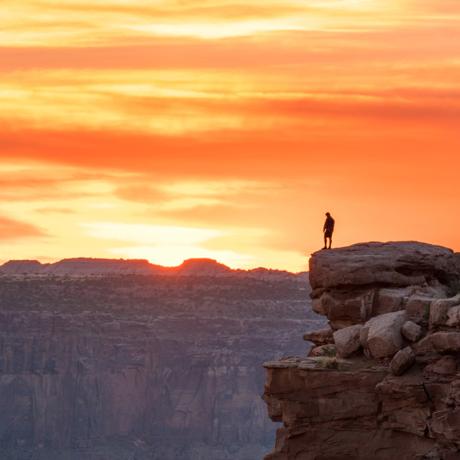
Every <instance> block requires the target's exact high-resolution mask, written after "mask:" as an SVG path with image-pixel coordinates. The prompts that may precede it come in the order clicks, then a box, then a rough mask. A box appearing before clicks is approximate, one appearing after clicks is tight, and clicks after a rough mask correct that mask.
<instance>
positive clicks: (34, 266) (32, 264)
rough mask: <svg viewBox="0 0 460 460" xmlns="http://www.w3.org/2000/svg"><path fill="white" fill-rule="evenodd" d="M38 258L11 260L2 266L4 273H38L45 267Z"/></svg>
mask: <svg viewBox="0 0 460 460" xmlns="http://www.w3.org/2000/svg"><path fill="white" fill-rule="evenodd" d="M43 267H44V265H42V264H41V263H40V262H39V261H38V260H10V261H9V262H6V264H3V265H2V266H1V267H0V272H1V273H2V274H11V275H19V274H23V273H38V272H40V271H41V270H42V269H43Z"/></svg>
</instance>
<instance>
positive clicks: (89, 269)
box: [0, 257, 307, 280]
mask: <svg viewBox="0 0 460 460" xmlns="http://www.w3.org/2000/svg"><path fill="white" fill-rule="evenodd" d="M21 275H22V276H25V275H27V276H28V275H34V276H76V277H86V276H113V275H159V276H207V277H213V276H215V277H216V276H219V277H221V276H251V277H254V278H259V279H274V278H286V277H291V276H292V273H289V272H286V271H282V270H271V269H266V268H256V269H254V270H241V269H238V270H232V269H231V268H230V267H227V266H226V265H224V264H221V263H220V262H217V261H216V260H214V259H188V260H185V261H184V262H183V263H182V264H181V265H179V266H177V267H163V266H161V265H155V264H152V263H150V262H149V261H148V260H144V259H98V258H88V257H79V258H73V259H63V260H60V261H58V262H55V263H51V264H42V263H40V262H39V261H38V260H10V261H9V262H6V263H5V264H4V265H2V266H0V276H21ZM297 276H299V277H301V278H302V279H304V280H306V279H307V275H306V274H305V273H300V274H298V275H297Z"/></svg>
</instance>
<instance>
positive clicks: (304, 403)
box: [264, 242, 460, 460]
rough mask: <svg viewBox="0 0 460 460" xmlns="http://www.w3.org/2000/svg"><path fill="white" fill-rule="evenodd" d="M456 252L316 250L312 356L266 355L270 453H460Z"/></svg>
mask: <svg viewBox="0 0 460 460" xmlns="http://www.w3.org/2000/svg"><path fill="white" fill-rule="evenodd" d="M459 281H460V270H459V255H458V254H454V253H453V252H452V251H451V250H450V249H446V248H443V247H439V246H432V245H428V244H422V243H415V242H397V243H367V244H358V245H354V246H351V247H347V248H341V249H335V250H326V251H320V252H317V253H315V254H313V255H312V257H311V259H310V282H311V285H312V289H313V291H312V294H311V296H312V299H313V308H314V310H315V311H316V312H317V313H319V314H321V315H324V316H326V317H327V318H328V320H329V327H328V328H326V329H322V330H320V331H316V332H314V333H309V334H306V335H305V337H304V338H305V340H307V341H309V342H311V343H313V347H312V348H311V350H310V352H309V355H308V357H303V358H286V359H282V360H280V361H273V362H268V363H265V367H266V369H267V374H268V375H267V382H266V385H265V394H264V399H265V401H266V403H267V405H268V409H269V415H270V417H271V418H272V420H273V421H277V422H283V425H282V428H280V429H279V430H278V432H277V440H276V446H275V449H274V451H273V452H272V453H270V454H269V455H267V456H266V457H265V458H266V460H291V459H296V460H346V459H350V460H351V459H358V460H359V459H362V460H368V459H370V458H372V459H377V460H378V459H394V458H398V459H399V460H405V459H408V460H409V459H431V460H453V459H460V366H459V364H460V294H459V291H460V289H459V285H460V283H459Z"/></svg>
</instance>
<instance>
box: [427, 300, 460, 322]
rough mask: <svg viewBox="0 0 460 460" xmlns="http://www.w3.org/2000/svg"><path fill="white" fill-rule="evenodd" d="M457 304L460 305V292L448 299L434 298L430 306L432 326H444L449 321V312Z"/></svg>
mask: <svg viewBox="0 0 460 460" xmlns="http://www.w3.org/2000/svg"><path fill="white" fill-rule="evenodd" d="M456 305H460V294H459V295H456V296H455V297H451V298H448V299H436V300H434V301H433V302H432V303H431V307H430V328H431V329H433V328H435V327H437V326H443V325H444V324H445V323H446V321H447V312H448V311H449V309H450V308H452V307H454V306H456Z"/></svg>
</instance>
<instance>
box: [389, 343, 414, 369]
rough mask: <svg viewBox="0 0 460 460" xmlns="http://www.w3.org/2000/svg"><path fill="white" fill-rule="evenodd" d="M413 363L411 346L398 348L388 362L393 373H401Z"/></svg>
mask: <svg viewBox="0 0 460 460" xmlns="http://www.w3.org/2000/svg"><path fill="white" fill-rule="evenodd" d="M414 363H415V353H414V352H413V351H412V348H411V347H406V348H403V349H402V350H399V351H398V353H396V354H395V355H394V356H393V359H392V360H391V362H390V370H391V373H392V374H393V375H402V374H404V372H406V371H407V370H408V369H410V368H411V367H412V365H413V364H414Z"/></svg>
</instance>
